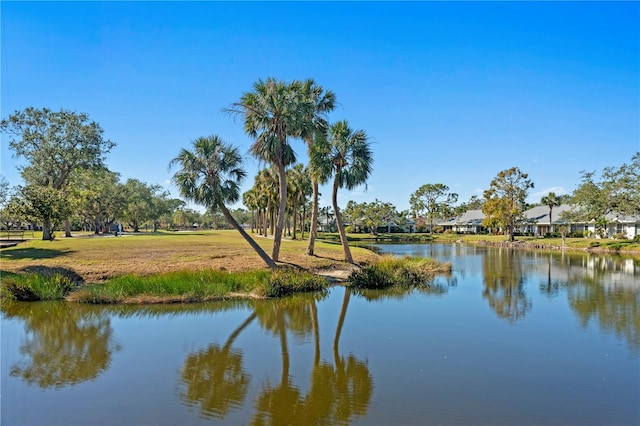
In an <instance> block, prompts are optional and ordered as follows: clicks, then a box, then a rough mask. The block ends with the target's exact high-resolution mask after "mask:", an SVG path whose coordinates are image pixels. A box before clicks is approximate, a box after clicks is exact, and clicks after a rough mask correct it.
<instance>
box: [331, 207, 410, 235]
mask: <svg viewBox="0 0 640 426" xmlns="http://www.w3.org/2000/svg"><path fill="white" fill-rule="evenodd" d="M343 213H344V214H345V215H346V217H347V218H348V219H349V222H350V223H351V224H352V225H356V226H357V225H361V224H362V225H364V226H365V227H367V228H368V229H369V232H371V234H372V235H375V234H376V233H377V230H378V228H379V227H382V226H387V227H388V229H387V232H391V230H390V229H389V228H390V223H391V222H392V221H395V220H396V219H397V218H398V217H399V216H400V215H399V213H398V211H397V209H396V206H394V205H393V204H391V203H385V202H382V201H380V200H378V199H377V198H376V200H375V201H372V202H370V203H367V202H363V203H356V202H355V201H349V202H348V203H347V207H346V208H345V209H344V212H343Z"/></svg>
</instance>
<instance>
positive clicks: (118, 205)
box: [69, 168, 125, 234]
mask: <svg viewBox="0 0 640 426" xmlns="http://www.w3.org/2000/svg"><path fill="white" fill-rule="evenodd" d="M69 198H70V199H72V200H73V205H75V206H76V214H77V215H79V216H80V217H81V219H82V220H83V221H85V222H90V223H92V224H93V227H94V230H95V233H96V234H97V233H99V231H100V228H104V229H109V226H110V225H111V224H112V223H113V222H115V220H116V219H117V218H121V217H122V215H123V212H124V209H125V194H124V191H123V187H122V184H121V183H120V176H119V174H118V173H115V172H112V171H109V170H107V169H105V168H95V169H87V170H80V171H79V172H77V173H75V174H74V177H73V183H72V185H71V188H70V189H69Z"/></svg>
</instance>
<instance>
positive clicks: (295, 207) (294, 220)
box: [291, 200, 298, 240]
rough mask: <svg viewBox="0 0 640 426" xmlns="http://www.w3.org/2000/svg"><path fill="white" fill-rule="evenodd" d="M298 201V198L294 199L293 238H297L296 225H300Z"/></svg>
mask: <svg viewBox="0 0 640 426" xmlns="http://www.w3.org/2000/svg"><path fill="white" fill-rule="evenodd" d="M297 211H298V203H297V202H296V200H294V201H293V214H292V216H293V237H291V239H292V240H295V239H297V237H296V226H297V225H298V213H297Z"/></svg>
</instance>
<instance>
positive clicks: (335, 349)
mask: <svg viewBox="0 0 640 426" xmlns="http://www.w3.org/2000/svg"><path fill="white" fill-rule="evenodd" d="M350 298H351V289H350V288H349V287H345V289H344V298H343V299H342V308H341V309H340V317H339V318H338V325H337V327H336V335H335V337H334V338H333V356H334V358H335V360H336V362H337V361H338V359H339V350H338V345H339V344H340V334H342V326H343V325H344V318H345V317H346V316H347V308H348V307H349V299H350Z"/></svg>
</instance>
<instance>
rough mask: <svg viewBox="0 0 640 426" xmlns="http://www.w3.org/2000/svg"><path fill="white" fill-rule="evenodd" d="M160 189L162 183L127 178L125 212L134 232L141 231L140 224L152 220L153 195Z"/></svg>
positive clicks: (124, 189) (124, 188)
mask: <svg viewBox="0 0 640 426" xmlns="http://www.w3.org/2000/svg"><path fill="white" fill-rule="evenodd" d="M160 189H161V188H160V185H149V184H147V183H146V182H143V181H141V180H139V179H127V181H126V182H125V184H124V187H123V191H124V194H125V199H126V207H125V210H124V212H123V214H124V217H125V219H126V220H127V222H128V224H129V226H131V227H132V228H133V232H140V226H142V225H143V224H144V223H145V222H146V221H148V220H151V218H152V216H153V212H152V209H153V197H154V196H155V195H156V193H157V192H158V191H159V190H160Z"/></svg>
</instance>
